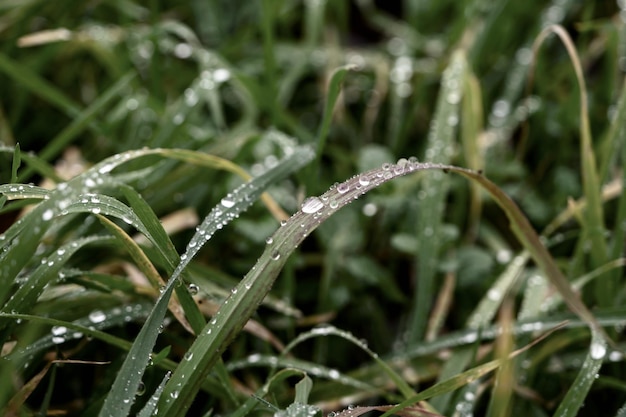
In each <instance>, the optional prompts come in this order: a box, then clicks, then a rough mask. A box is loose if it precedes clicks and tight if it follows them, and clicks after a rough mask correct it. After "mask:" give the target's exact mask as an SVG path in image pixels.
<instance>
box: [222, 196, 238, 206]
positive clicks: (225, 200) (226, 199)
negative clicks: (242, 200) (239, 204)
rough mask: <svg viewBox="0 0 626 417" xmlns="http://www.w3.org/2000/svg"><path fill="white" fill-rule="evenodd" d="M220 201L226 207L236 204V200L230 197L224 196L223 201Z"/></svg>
mask: <svg viewBox="0 0 626 417" xmlns="http://www.w3.org/2000/svg"><path fill="white" fill-rule="evenodd" d="M220 203H221V204H222V205H223V206H224V207H226V208H231V207H232V206H234V205H235V201H234V200H233V199H231V198H229V197H224V198H222V201H221V202H220Z"/></svg>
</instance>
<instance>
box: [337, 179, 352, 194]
mask: <svg viewBox="0 0 626 417" xmlns="http://www.w3.org/2000/svg"><path fill="white" fill-rule="evenodd" d="M349 190H350V186H349V185H348V184H347V183H345V182H342V183H341V184H339V185H337V192H338V193H339V194H345V193H347V192H348V191H349Z"/></svg>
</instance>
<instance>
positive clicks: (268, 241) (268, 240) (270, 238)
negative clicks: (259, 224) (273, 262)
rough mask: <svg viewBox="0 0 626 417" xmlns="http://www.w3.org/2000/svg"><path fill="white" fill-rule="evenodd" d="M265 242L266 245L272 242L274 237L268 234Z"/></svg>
mask: <svg viewBox="0 0 626 417" xmlns="http://www.w3.org/2000/svg"><path fill="white" fill-rule="evenodd" d="M265 243H267V244H268V245H271V244H272V243H274V239H273V238H272V237H271V236H268V238H267V239H265Z"/></svg>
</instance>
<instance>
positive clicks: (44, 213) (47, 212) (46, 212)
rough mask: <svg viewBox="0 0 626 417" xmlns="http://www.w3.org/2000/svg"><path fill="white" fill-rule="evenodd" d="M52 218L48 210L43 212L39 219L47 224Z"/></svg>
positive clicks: (51, 212)
mask: <svg viewBox="0 0 626 417" xmlns="http://www.w3.org/2000/svg"><path fill="white" fill-rule="evenodd" d="M53 216H54V212H53V211H52V210H50V209H48V210H46V211H44V212H43V214H42V215H41V218H42V219H43V221H46V222H47V221H48V220H50V219H52V217H53Z"/></svg>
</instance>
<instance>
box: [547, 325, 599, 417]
mask: <svg viewBox="0 0 626 417" xmlns="http://www.w3.org/2000/svg"><path fill="white" fill-rule="evenodd" d="M606 350H607V347H606V341H605V340H604V338H603V337H602V335H599V334H597V333H596V332H592V337H591V346H590V347H589V354H588V355H587V357H586V358H585V362H584V363H583V366H582V368H581V369H580V372H579V373H578V376H576V379H575V380H574V383H573V384H572V386H571V387H570V389H569V390H568V391H567V394H566V395H565V398H563V400H562V401H561V403H560V404H559V408H557V410H556V412H555V413H554V417H574V416H577V415H578V411H579V410H580V407H582V405H583V404H584V402H585V398H586V397H587V393H588V392H589V390H590V389H591V385H593V383H594V381H595V380H596V377H597V376H598V371H599V370H600V367H601V366H602V362H603V360H604V357H605V356H606Z"/></svg>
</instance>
